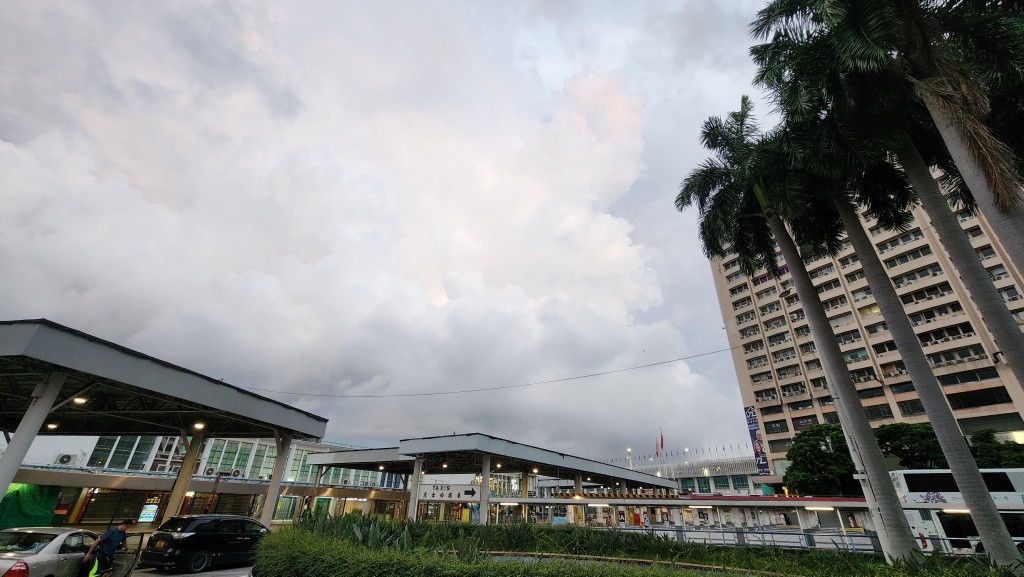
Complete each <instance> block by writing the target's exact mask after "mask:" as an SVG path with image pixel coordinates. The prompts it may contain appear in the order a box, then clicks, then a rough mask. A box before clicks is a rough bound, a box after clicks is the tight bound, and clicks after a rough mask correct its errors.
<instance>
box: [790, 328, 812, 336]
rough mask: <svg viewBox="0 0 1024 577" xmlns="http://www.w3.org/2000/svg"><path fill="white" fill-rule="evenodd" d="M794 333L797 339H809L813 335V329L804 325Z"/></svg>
mask: <svg viewBox="0 0 1024 577" xmlns="http://www.w3.org/2000/svg"><path fill="white" fill-rule="evenodd" d="M793 332H794V333H796V336H797V338H802V337H808V336H810V335H811V327H809V326H807V325H804V326H802V327H797V328H795V329H793Z"/></svg>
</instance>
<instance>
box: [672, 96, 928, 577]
mask: <svg viewBox="0 0 1024 577" xmlns="http://www.w3.org/2000/svg"><path fill="white" fill-rule="evenodd" d="M701 141H702V143H703V144H704V146H705V147H706V148H708V149H709V150H711V151H712V152H714V153H715V156H714V157H712V158H709V159H707V160H705V161H704V162H703V163H702V164H701V166H700V167H699V168H697V169H696V170H694V171H693V172H691V173H690V175H689V176H687V178H686V179H685V180H684V181H683V184H682V186H681V188H680V192H679V195H678V196H677V197H676V208H677V209H679V210H680V211H681V210H684V209H685V208H687V207H689V206H691V205H693V204H697V206H698V207H699V209H700V213H701V223H700V235H701V241H702V244H703V247H704V251H705V253H706V255H707V256H708V257H709V258H710V257H719V258H721V257H724V256H725V255H726V248H725V247H726V246H727V245H731V246H732V247H733V248H735V249H736V251H737V253H738V258H739V259H740V264H741V268H742V269H743V270H744V271H745V272H746V273H747V274H748V275H752V274H753V273H754V272H755V271H756V270H758V269H759V268H761V266H764V267H766V268H767V269H768V270H769V271H774V270H777V269H776V267H775V264H776V260H775V259H776V257H775V248H774V246H773V243H772V241H771V239H772V237H774V240H775V242H777V243H778V246H779V249H780V251H781V253H782V257H783V260H784V262H785V263H786V265H787V266H788V267H789V273H790V275H791V277H792V279H793V284H794V288H795V289H796V292H797V296H798V297H799V298H800V302H801V303H802V304H803V309H804V313H805V315H806V317H807V320H808V325H809V327H810V329H811V335H812V338H813V340H814V343H815V346H816V347H817V349H818V350H819V351H820V353H819V358H820V359H821V362H822V367H823V369H824V371H825V375H826V380H827V382H828V383H829V388H830V391H831V393H832V397H833V399H834V400H835V404H836V408H837V414H838V415H839V418H840V422H841V424H842V426H843V431H844V433H845V435H846V437H847V445H848V446H849V448H850V453H851V457H852V458H853V461H854V464H855V466H856V467H857V468H858V470H861V471H863V472H864V473H865V475H864V480H863V481H862V486H863V489H864V494H865V497H866V498H868V499H869V500H870V501H869V502H873V503H875V504H876V507H875V508H872V514H873V515H874V516H875V527H876V529H877V530H878V533H879V537H880V539H881V542H882V543H883V551H884V552H885V553H886V556H887V558H888V559H890V560H892V559H909V558H911V557H912V552H913V551H915V550H916V549H917V544H916V541H915V540H914V538H913V536H912V534H911V533H910V527H909V525H908V523H907V519H906V516H905V515H904V513H903V510H902V508H901V506H900V503H899V500H898V498H897V496H896V493H895V489H894V487H893V485H892V482H891V481H890V480H889V475H888V470H887V469H886V466H885V462H884V458H883V456H882V452H881V450H880V449H879V447H878V444H877V441H876V440H875V437H874V434H873V432H872V430H871V425H870V423H869V422H868V420H867V416H866V415H865V414H864V411H863V409H862V407H861V404H860V400H859V397H858V396H857V389H856V387H855V385H854V383H853V379H852V378H851V377H850V373H849V371H848V370H847V368H846V364H845V363H844V361H843V358H842V352H841V351H840V349H839V344H838V342H837V341H836V338H835V335H834V333H833V332H832V327H831V325H830V324H829V322H828V318H827V316H826V314H825V310H824V308H823V307H822V305H821V301H820V299H819V298H818V294H817V291H816V290H815V288H814V285H813V283H812V281H811V278H810V276H809V275H808V274H807V269H806V268H805V266H804V261H803V258H802V257H801V256H800V253H799V251H798V250H797V247H796V244H795V243H794V241H793V238H792V237H791V236H790V232H789V230H788V229H787V227H786V224H785V223H784V221H783V216H785V217H787V218H790V219H792V221H796V222H804V223H826V224H825V225H823V226H824V229H823V230H817V231H808V230H807V229H803V230H802V231H801V232H803V233H804V234H805V235H806V236H817V237H818V238H819V240H820V239H824V240H825V242H826V244H828V239H829V237H831V238H835V234H834V232H835V231H834V230H832V231H829V230H827V228H828V225H827V223H828V222H830V219H823V220H817V219H808V218H806V217H807V216H808V214H806V213H804V212H803V211H804V210H806V209H808V208H810V209H811V210H814V209H819V210H820V208H821V207H820V206H816V204H820V203H817V198H815V197H809V198H808V197H806V196H804V195H802V194H801V191H800V188H799V186H798V183H797V179H794V178H789V176H790V175H787V174H786V167H787V166H788V164H789V163H788V161H787V159H786V157H787V156H788V153H787V147H786V141H785V135H783V134H780V133H775V134H768V135H761V134H760V133H759V131H758V129H757V127H756V125H755V123H754V122H753V118H752V105H751V103H750V100H749V99H748V98H747V97H743V99H742V101H741V105H740V110H739V111H738V112H734V113H732V114H730V116H729V117H728V119H726V120H723V119H721V118H714V117H713V118H710V119H708V120H707V121H706V122H705V123H704V125H703V127H702V131H701ZM780 200H788V201H789V202H779V201H780ZM804 201H806V202H804ZM833 220H834V219H833ZM830 232H832V233H833V234H829V233H830ZM832 248H836V246H835V243H833V246H832Z"/></svg>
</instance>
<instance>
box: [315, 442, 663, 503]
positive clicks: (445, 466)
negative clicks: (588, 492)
mask: <svg viewBox="0 0 1024 577" xmlns="http://www.w3.org/2000/svg"><path fill="white" fill-rule="evenodd" d="M417 460H419V462H420V472H422V473H423V474H429V475H466V474H472V475H480V474H483V473H484V466H485V464H487V465H489V471H488V473H489V474H515V473H519V474H525V475H533V476H537V477H546V478H551V479H559V480H567V481H570V482H571V483H578V484H579V485H580V486H582V487H583V488H596V487H607V488H610V487H616V486H618V487H620V488H622V489H640V488H644V489H666V490H670V489H675V488H676V487H677V486H678V485H677V483H676V482H675V481H674V480H672V479H664V478H661V477H658V476H655V475H649V474H647V473H642V472H640V471H635V470H631V469H626V468H623V467H617V466H615V465H609V464H607V463H601V462H598V461H593V460H591V459H585V458H583V457H575V456H573V455H567V454H565V453H560V452H557V451H551V450H547V449H541V448H539V447H533V446H530V445H524V444H521V443H516V442H513V441H509V440H506V439H500V438H498V437H492V436H490V435H484V434H481V433H468V434H459V435H444V436H439V437H424V438H419V439H403V440H401V441H399V444H398V446H397V447H388V448H384V449H356V450H344V451H336V452H329V453H317V454H311V455H309V457H308V462H309V464H311V465H320V466H324V467H344V468H348V469H362V470H372V471H386V472H389V473H396V474H399V475H411V474H412V473H413V472H414V470H415V467H416V461H417Z"/></svg>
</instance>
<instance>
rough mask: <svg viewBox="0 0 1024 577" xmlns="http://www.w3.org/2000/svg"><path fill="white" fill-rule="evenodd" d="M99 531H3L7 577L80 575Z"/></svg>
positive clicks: (1, 559)
mask: <svg viewBox="0 0 1024 577" xmlns="http://www.w3.org/2000/svg"><path fill="white" fill-rule="evenodd" d="M96 539H97V536H96V533H93V532H92V531H83V530H81V529H73V528H71V527H26V528H23V529H5V530H3V531H0V575H2V576H3V577H48V576H53V577H77V575H78V570H79V568H80V567H81V566H82V557H85V553H86V552H87V551H88V550H89V547H90V546H92V543H93V541H95V540H96Z"/></svg>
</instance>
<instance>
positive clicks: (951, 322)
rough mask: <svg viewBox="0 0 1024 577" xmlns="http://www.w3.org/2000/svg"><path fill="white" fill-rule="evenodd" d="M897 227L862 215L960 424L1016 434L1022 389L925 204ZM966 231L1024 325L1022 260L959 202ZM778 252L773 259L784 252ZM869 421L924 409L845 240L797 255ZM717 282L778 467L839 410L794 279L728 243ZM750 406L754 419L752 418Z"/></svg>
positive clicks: (912, 416)
mask: <svg viewBox="0 0 1024 577" xmlns="http://www.w3.org/2000/svg"><path fill="white" fill-rule="evenodd" d="M913 216H914V221H913V223H912V224H911V225H910V227H909V228H908V229H907V230H906V231H905V232H899V231H889V230H885V229H883V228H881V227H880V226H878V224H877V223H876V222H875V221H871V220H865V221H863V224H864V228H865V230H867V231H868V235H869V237H870V238H871V239H872V241H873V243H874V245H875V249H876V251H877V253H878V256H879V258H880V259H881V260H882V262H883V263H884V266H885V267H886V269H887V271H888V273H889V277H890V278H891V279H892V283H893V285H894V286H895V287H896V291H897V293H898V294H899V296H900V298H901V299H902V301H903V303H904V310H905V311H906V314H907V316H908V317H909V318H910V321H911V322H912V323H913V325H914V327H915V331H916V333H917V337H918V339H919V340H920V341H921V346H922V347H924V352H925V355H926V356H927V357H928V361H929V363H930V364H931V366H932V370H933V371H934V373H935V375H936V377H938V380H939V382H940V383H941V384H942V386H943V389H944V391H945V393H946V398H947V399H948V400H949V404H950V407H952V409H953V414H954V415H955V416H956V419H957V421H958V422H959V423H960V426H961V428H962V429H963V432H964V434H965V435H970V434H971V433H972V432H974V431H978V430H981V429H995V430H996V431H997V432H1000V433H1007V434H1009V435H1011V436H1012V435H1014V434H1016V435H1018V439H1019V440H1024V419H1022V414H1024V389H1022V388H1021V385H1020V384H1018V383H1017V381H1016V379H1015V378H1014V376H1013V374H1012V372H1011V371H1010V370H1009V367H1008V366H1007V365H1006V364H1005V360H1002V359H1001V358H1000V357H1001V355H999V354H995V353H997V352H998V349H997V347H996V346H995V343H994V341H993V339H992V337H991V335H990V334H989V333H988V331H987V330H986V329H985V326H984V324H983V323H982V321H981V316H980V314H979V312H978V310H977V308H976V307H975V306H974V304H973V302H972V300H971V298H970V296H969V294H968V292H967V291H966V289H965V288H964V284H963V282H962V281H961V280H960V278H959V276H958V275H957V273H956V269H955V268H954V266H953V264H952V262H951V261H950V259H949V257H948V255H947V254H946V253H945V252H944V250H943V248H942V244H941V243H940V242H939V239H938V235H937V234H936V232H935V231H934V229H933V228H932V226H931V224H930V221H929V220H928V217H927V215H926V214H925V213H924V212H923V211H922V210H921V209H919V208H918V209H915V210H914V211H913ZM958 216H959V220H960V223H961V227H962V228H963V230H964V233H965V234H966V235H967V236H968V237H969V238H970V241H971V244H972V245H973V246H974V248H975V250H976V251H977V253H978V258H979V259H981V261H982V262H983V263H984V265H985V268H986V269H987V270H988V273H989V275H990V276H991V277H992V280H993V282H994V283H995V285H996V287H997V289H998V290H999V293H1000V294H1001V295H1002V297H1003V300H1004V301H1006V304H1007V306H1008V308H1009V310H1010V311H1011V312H1012V314H1013V315H1014V316H1015V317H1016V319H1017V322H1018V323H1019V324H1021V325H1024V298H1022V296H1021V290H1022V288H1024V282H1022V278H1021V274H1020V271H1018V270H1016V269H1015V268H1014V267H1013V266H1012V265H1011V263H1010V260H1009V259H1008V258H1007V257H1006V254H1005V253H1004V251H1003V248H1002V246H1001V245H1000V244H999V242H998V240H997V239H996V237H995V236H994V235H993V234H992V232H991V230H990V229H989V227H988V223H987V222H985V221H984V219H983V218H982V217H981V216H980V215H979V216H974V215H972V214H970V213H969V212H961V213H960V214H959V215H958ZM780 263H781V259H780ZM804 264H805V265H806V266H807V271H808V273H809V274H810V276H811V279H812V281H813V283H814V285H815V287H816V288H817V292H818V296H819V298H820V299H821V303H822V304H823V305H824V307H825V311H826V314H827V315H828V318H829V322H830V323H831V325H832V330H833V332H834V333H835V338H836V340H837V341H838V342H839V345H840V348H841V349H842V352H843V356H844V358H845V360H846V364H847V368H848V369H849V371H850V374H851V376H852V377H853V380H854V382H855V384H856V387H857V390H858V394H859V396H860V400H861V404H862V405H863V407H864V412H865V413H866V414H867V416H868V419H869V420H870V421H871V423H872V426H876V427H877V426H879V425H883V424H888V423H895V422H909V423H921V422H926V421H927V420H928V417H927V415H926V414H925V412H924V407H922V405H921V401H920V400H919V399H918V396H917V393H916V392H915V391H914V385H913V383H912V382H911V380H910V375H909V374H908V373H907V370H906V367H905V366H904V365H903V361H902V360H901V358H900V353H899V351H898V350H897V349H896V345H895V344H894V342H893V339H892V335H891V334H890V333H889V331H888V328H887V326H886V322H885V319H884V318H883V317H882V315H881V312H880V311H879V308H878V305H877V304H876V303H875V299H874V297H873V296H872V294H871V289H870V288H869V287H868V284H867V280H866V279H865V278H864V273H863V271H862V270H861V265H860V259H859V257H858V255H857V253H856V252H854V250H853V248H852V247H851V246H850V243H849V241H847V242H846V244H845V247H844V248H843V250H842V251H841V252H840V253H839V254H838V255H837V256H836V257H835V258H830V257H816V256H808V257H806V258H804ZM711 268H712V271H713V273H714V279H715V287H716V290H717V292H718V300H719V303H720V306H721V308H722V317H723V319H724V321H725V329H726V332H727V334H728V337H729V344H730V346H731V347H732V358H733V363H734V364H735V366H736V374H737V377H738V380H739V387H740V391H741V396H742V399H743V404H744V408H745V410H746V413H747V416H748V423H749V424H750V425H751V430H752V432H751V436H752V437H754V434H755V427H758V428H759V430H760V432H761V434H762V435H763V439H764V441H765V443H764V445H765V451H766V453H767V457H768V459H767V460H768V463H769V464H770V467H771V469H772V472H773V473H774V476H777V477H778V476H781V475H782V474H784V472H785V469H786V467H787V466H788V464H789V463H788V461H786V451H787V450H788V448H789V445H790V443H791V442H792V439H793V436H794V435H795V434H796V433H798V432H799V431H800V430H801V429H803V428H805V427H808V426H810V425H813V424H817V423H835V422H838V417H837V415H836V409H835V407H834V406H833V401H832V396H831V394H830V392H829V389H828V385H827V383H826V381H825V374H824V372H823V371H822V366H821V362H820V360H819V359H818V355H817V352H816V351H815V345H814V342H813V340H812V339H811V332H810V328H809V327H808V325H807V320H806V319H805V317H804V310H803V307H802V306H801V303H800V300H799V298H797V295H796V291H795V290H794V289H793V286H792V279H791V277H790V275H789V274H788V273H787V272H786V267H785V266H783V267H782V270H781V273H780V274H778V275H774V276H773V275H771V274H769V273H768V272H767V271H764V270H762V271H759V273H758V274H757V275H755V276H754V277H753V278H750V277H748V276H746V275H745V274H743V273H742V272H740V270H739V266H738V264H737V261H736V255H735V254H730V255H728V256H726V257H725V258H724V259H713V260H712V261H711ZM752 416H756V418H757V421H756V423H755V422H754V421H753V419H752V418H751V417H752Z"/></svg>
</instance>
